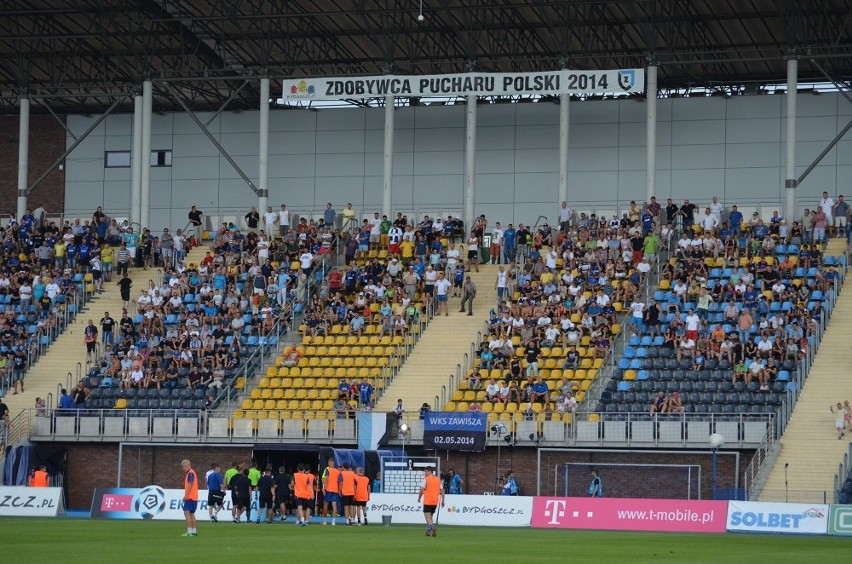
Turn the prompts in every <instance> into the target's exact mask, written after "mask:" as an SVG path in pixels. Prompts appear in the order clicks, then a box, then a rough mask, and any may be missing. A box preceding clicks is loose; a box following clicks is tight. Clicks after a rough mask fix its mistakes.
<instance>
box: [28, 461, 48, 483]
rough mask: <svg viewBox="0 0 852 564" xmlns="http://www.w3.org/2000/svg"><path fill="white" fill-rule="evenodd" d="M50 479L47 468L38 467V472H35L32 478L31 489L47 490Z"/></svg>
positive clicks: (43, 466)
mask: <svg viewBox="0 0 852 564" xmlns="http://www.w3.org/2000/svg"><path fill="white" fill-rule="evenodd" d="M48 480H49V477H48V475H47V466H45V465H44V464H42V465H41V466H39V467H38V470H33V474H32V476H31V477H30V487H31V488H46V487H47V486H48V483H47V482H48Z"/></svg>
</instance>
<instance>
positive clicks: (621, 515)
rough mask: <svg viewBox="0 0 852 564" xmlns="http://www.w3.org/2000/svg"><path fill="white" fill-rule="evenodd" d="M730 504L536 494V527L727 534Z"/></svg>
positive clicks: (721, 502)
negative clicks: (726, 521)
mask: <svg viewBox="0 0 852 564" xmlns="http://www.w3.org/2000/svg"><path fill="white" fill-rule="evenodd" d="M726 507H727V503H726V502H724V501H692V500H683V499H628V498H606V497H536V498H535V499H534V501H533V515H532V526H533V527H541V528H550V529H599V530H606V531H657V532H684V533H724V532H725V517H726Z"/></svg>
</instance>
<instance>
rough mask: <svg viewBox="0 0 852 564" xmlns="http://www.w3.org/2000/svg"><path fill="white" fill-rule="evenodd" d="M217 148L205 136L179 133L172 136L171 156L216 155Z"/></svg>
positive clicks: (217, 154)
mask: <svg viewBox="0 0 852 564" xmlns="http://www.w3.org/2000/svg"><path fill="white" fill-rule="evenodd" d="M218 156H219V150H218V149H217V148H216V147H215V146H214V145H213V143H211V142H210V140H209V139H207V137H203V136H199V135H195V134H181V135H175V136H173V137H172V157H173V158H175V159H177V158H180V157H217V158H218Z"/></svg>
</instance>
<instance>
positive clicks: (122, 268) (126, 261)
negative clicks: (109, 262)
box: [117, 243, 133, 277]
mask: <svg viewBox="0 0 852 564" xmlns="http://www.w3.org/2000/svg"><path fill="white" fill-rule="evenodd" d="M117 259H118V261H117V264H118V275H119V276H124V277H126V276H127V268H128V267H129V266H130V261H131V260H132V259H133V256H132V255H131V253H130V249H128V248H127V243H122V244H121V248H120V249H119V250H118V257H117Z"/></svg>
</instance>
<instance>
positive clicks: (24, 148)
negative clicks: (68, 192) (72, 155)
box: [15, 96, 49, 224]
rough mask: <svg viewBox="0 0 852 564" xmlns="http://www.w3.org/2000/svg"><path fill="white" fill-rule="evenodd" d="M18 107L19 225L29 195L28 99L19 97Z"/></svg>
mask: <svg viewBox="0 0 852 564" xmlns="http://www.w3.org/2000/svg"><path fill="white" fill-rule="evenodd" d="M20 107H21V112H20V114H19V115H18V203H17V215H16V216H15V219H17V220H18V222H19V224H20V221H21V218H22V217H24V213H26V211H27V194H28V193H29V190H27V180H28V178H27V175H28V174H29V169H30V166H29V159H30V99H29V98H26V97H24V96H21V102H20ZM48 172H49V171H48ZM45 176H46V175H45Z"/></svg>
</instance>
